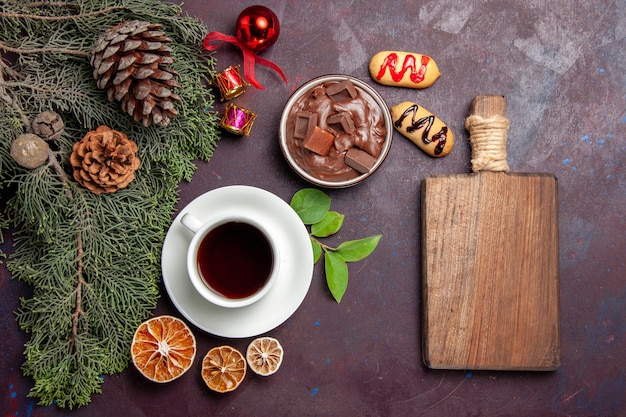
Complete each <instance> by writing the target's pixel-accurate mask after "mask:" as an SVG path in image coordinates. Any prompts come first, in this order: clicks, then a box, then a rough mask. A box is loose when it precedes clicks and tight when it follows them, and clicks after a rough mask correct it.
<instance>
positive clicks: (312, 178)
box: [279, 75, 393, 188]
mask: <svg viewBox="0 0 626 417" xmlns="http://www.w3.org/2000/svg"><path fill="white" fill-rule="evenodd" d="M345 80H349V81H350V82H351V83H352V84H353V85H354V86H355V87H356V90H357V91H358V93H359V94H365V95H367V96H368V97H367V99H368V102H372V103H375V104H376V105H377V106H378V107H379V109H380V111H381V115H382V118H383V123H384V133H383V135H382V136H383V143H382V148H381V150H380V154H379V155H378V157H377V158H376V161H375V163H374V164H373V165H372V167H371V168H370V169H369V170H368V171H367V172H365V173H358V172H357V173H353V174H352V175H356V176H354V177H352V178H347V179H344V178H341V179H338V180H335V179H324V178H321V177H320V176H318V175H316V174H315V173H313V172H312V171H311V170H309V169H307V167H305V166H303V163H302V162H301V160H302V152H310V151H308V150H305V149H303V148H302V146H296V145H295V144H294V143H295V142H294V143H292V144H291V145H290V144H289V143H288V142H289V141H290V140H291V139H290V135H288V132H287V129H288V127H287V126H288V118H289V114H290V111H291V109H292V107H293V106H294V105H295V104H297V103H298V102H299V101H300V99H301V98H302V97H303V96H305V95H307V94H308V93H310V92H311V91H312V90H313V89H315V88H316V87H318V86H320V85H328V84H327V83H337V82H342V81H345ZM392 136H393V125H392V120H391V114H390V112H389V108H388V107H387V104H386V103H385V101H384V100H383V98H382V97H381V96H380V94H378V92H377V91H376V90H374V89H373V88H372V87H371V86H369V85H368V84H366V83H365V82H363V81H361V80H359V79H358V78H355V77H352V76H349V75H324V76H321V77H318V78H314V79H312V80H310V81H308V82H307V83H305V84H303V85H302V86H300V87H299V88H298V89H297V90H296V91H295V92H294V93H293V94H292V95H291V97H290V98H289V100H288V101H287V103H286V104H285V107H284V109H283V112H282V115H281V119H280V127H279V139H280V148H281V151H282V153H283V155H284V157H285V159H286V160H287V162H288V164H289V165H290V166H291V168H292V169H293V170H294V171H295V172H296V173H297V174H298V175H299V176H300V177H302V178H304V179H305V180H307V181H308V182H310V183H312V184H315V185H318V186H320V187H326V188H344V187H350V186H353V185H355V184H358V183H360V182H362V181H363V180H365V179H366V178H368V177H369V176H370V175H372V174H373V173H374V172H376V170H377V169H378V168H379V167H380V165H381V164H382V163H383V161H384V160H385V158H386V157H387V154H388V153H389V149H390V147H391V140H392ZM292 142H293V141H292Z"/></svg>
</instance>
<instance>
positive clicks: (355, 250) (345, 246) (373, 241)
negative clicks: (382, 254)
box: [336, 235, 383, 262]
mask: <svg viewBox="0 0 626 417" xmlns="http://www.w3.org/2000/svg"><path fill="white" fill-rule="evenodd" d="M382 236H383V235H375V236H370V237H365V238H363V239H358V240H349V241H347V242H343V243H342V244H340V245H339V246H338V247H337V251H336V252H337V254H338V255H340V256H341V257H342V258H343V259H344V260H345V261H346V262H356V261H360V260H361V259H365V258H367V257H368V256H369V255H370V254H371V253H372V252H374V249H376V246H378V242H379V241H380V238H381V237H382Z"/></svg>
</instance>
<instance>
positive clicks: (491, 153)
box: [465, 115, 509, 172]
mask: <svg viewBox="0 0 626 417" xmlns="http://www.w3.org/2000/svg"><path fill="white" fill-rule="evenodd" d="M465 128H466V129H467V130H468V131H469V133H470V145H471V148H472V160H471V162H472V171H473V172H477V171H504V172H508V171H509V165H508V163H507V162H506V139H507V137H506V135H507V130H508V128H509V120H508V119H507V118H506V117H502V116H492V117H488V118H484V117H482V116H479V115H471V116H469V117H468V118H467V119H466V120H465Z"/></svg>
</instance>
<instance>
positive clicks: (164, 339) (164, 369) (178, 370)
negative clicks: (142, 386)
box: [130, 316, 196, 382]
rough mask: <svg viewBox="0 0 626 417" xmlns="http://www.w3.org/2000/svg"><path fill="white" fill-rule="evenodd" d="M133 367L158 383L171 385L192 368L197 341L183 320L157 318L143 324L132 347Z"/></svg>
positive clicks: (138, 329)
mask: <svg viewBox="0 0 626 417" xmlns="http://www.w3.org/2000/svg"><path fill="white" fill-rule="evenodd" d="M130 354H131V357H132V359H133V364H135V367H136V368H137V369H138V370H139V372H141V373H142V374H143V375H144V376H145V377H146V378H148V379H149V380H151V381H154V382H169V381H173V380H174V379H176V378H178V377H180V376H181V375H182V374H184V373H185V372H187V370H188V369H189V368H190V367H191V364H192V363H193V360H194V358H195V357H196V338H195V337H194V335H193V333H192V332H191V329H190V328H189V327H188V326H187V325H186V324H185V322H183V321H182V320H180V319H178V318H176V317H172V316H157V317H153V318H151V319H148V320H146V321H144V322H143V323H141V324H140V325H139V327H138V328H137V330H135V334H134V336H133V341H132V343H131V345H130Z"/></svg>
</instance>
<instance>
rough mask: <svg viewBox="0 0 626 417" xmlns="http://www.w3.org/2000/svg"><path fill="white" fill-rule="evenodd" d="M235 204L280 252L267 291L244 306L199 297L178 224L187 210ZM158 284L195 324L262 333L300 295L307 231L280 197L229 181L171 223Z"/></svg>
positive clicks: (238, 333) (203, 212) (186, 238)
mask: <svg viewBox="0 0 626 417" xmlns="http://www.w3.org/2000/svg"><path fill="white" fill-rule="evenodd" d="M233 209H236V210H237V211H240V212H241V211H245V212H246V213H250V214H254V215H255V216H257V218H258V219H259V220H260V221H262V222H264V223H265V224H267V226H268V228H269V229H270V230H272V231H273V233H274V234H275V237H276V240H277V241H278V245H279V251H280V253H281V259H282V260H281V265H280V273H279V276H278V279H277V280H276V282H275V283H274V285H273V286H272V288H271V290H270V291H269V292H268V294H267V295H266V296H265V297H263V298H262V299H261V300H259V301H257V302H256V303H254V304H252V305H249V306H247V307H241V308H227V307H219V306H216V305H214V304H211V303H210V302H208V301H206V300H205V299H204V298H202V297H201V296H200V295H199V294H198V293H197V292H196V290H195V289H194V286H193V285H192V283H191V280H190V279H189V274H188V273H187V265H186V258H187V254H186V251H187V247H188V246H189V242H190V241H191V238H192V236H193V235H192V234H191V232H190V231H189V230H188V229H187V228H185V226H183V225H182V224H181V223H180V218H181V217H182V216H183V215H184V214H185V213H187V212H191V213H192V214H193V215H194V216H195V217H197V218H198V219H199V220H208V218H209V217H213V216H215V215H220V214H225V213H228V212H229V211H232V210H233ZM161 264H162V271H163V283H164V284H165V289H166V290H167V292H168V294H169V296H170V299H171V300H172V303H174V305H175V306H176V308H177V309H178V311H180V313H181V314H182V315H183V316H185V318H186V319H187V320H189V321H190V322H191V323H192V324H194V325H195V326H196V327H198V328H200V329H202V330H204V331H206V332H208V333H211V334H214V335H216V336H221V337H230V338H244V337H251V336H257V335H259V334H262V333H265V332H268V331H270V330H272V329H274V328H276V327H278V326H279V325H280V324H282V323H283V322H285V321H286V320H287V319H288V318H289V317H291V315H292V314H293V313H294V312H295V311H296V310H297V309H298V307H299V306H300V304H301V303H302V301H303V300H304V297H305V296H306V294H307V292H308V290H309V286H310V285H311V278H312V276H313V251H312V249H311V240H310V238H309V232H308V230H307V229H306V227H305V226H304V224H303V223H302V221H301V220H300V218H299V217H298V215H297V214H296V212H295V211H293V209H292V208H291V207H290V206H289V204H287V203H286V202H285V201H283V200H282V199H280V198H279V197H278V196H276V195H274V194H272V193H270V192H269V191H265V190H262V189H260V188H255V187H250V186H244V185H234V186H227V187H222V188H217V189H215V190H211V191H209V192H207V193H205V194H202V195H201V196H199V197H197V198H196V199H195V200H193V201H192V202H190V203H189V204H188V205H187V206H186V207H185V208H184V209H182V210H181V212H180V213H179V214H178V216H177V217H176V218H175V219H174V221H173V222H172V225H171V226H170V228H169V230H168V232H167V235H166V237H165V241H164V242H163V257H162V260H161Z"/></svg>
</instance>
